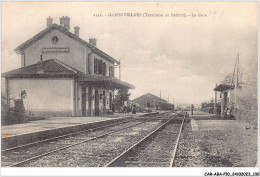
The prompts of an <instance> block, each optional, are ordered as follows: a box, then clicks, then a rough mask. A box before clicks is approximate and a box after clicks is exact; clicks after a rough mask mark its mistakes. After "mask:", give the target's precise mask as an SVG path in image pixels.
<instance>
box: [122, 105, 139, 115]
mask: <svg viewBox="0 0 260 177" xmlns="http://www.w3.org/2000/svg"><path fill="white" fill-rule="evenodd" d="M121 112H123V113H124V114H129V112H132V114H136V105H133V104H132V105H130V106H123V107H122V109H121Z"/></svg>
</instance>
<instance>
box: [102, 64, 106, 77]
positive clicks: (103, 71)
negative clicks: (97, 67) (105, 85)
mask: <svg viewBox="0 0 260 177" xmlns="http://www.w3.org/2000/svg"><path fill="white" fill-rule="evenodd" d="M106 74H107V65H106V63H105V62H103V66H102V75H104V76H105V75H106Z"/></svg>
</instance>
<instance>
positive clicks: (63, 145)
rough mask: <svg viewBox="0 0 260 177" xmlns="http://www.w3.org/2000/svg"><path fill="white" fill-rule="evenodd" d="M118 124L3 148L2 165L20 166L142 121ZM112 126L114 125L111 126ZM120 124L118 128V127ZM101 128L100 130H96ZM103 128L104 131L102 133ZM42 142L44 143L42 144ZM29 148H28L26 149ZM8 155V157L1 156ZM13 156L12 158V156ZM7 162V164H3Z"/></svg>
mask: <svg viewBox="0 0 260 177" xmlns="http://www.w3.org/2000/svg"><path fill="white" fill-rule="evenodd" d="M124 123H125V124H124V125H122V124H123V123H120V124H113V125H109V126H101V127H97V128H94V129H89V130H86V131H80V132H76V133H73V134H70V135H65V136H60V137H55V138H51V139H48V140H44V141H41V142H36V143H33V144H28V145H26V146H22V147H15V148H12V149H8V150H5V151H4V153H3V152H2V166H3V165H4V166H8V167H18V166H22V165H23V164H25V163H28V162H30V161H33V160H36V159H38V158H41V157H44V156H47V155H50V154H52V153H55V152H59V151H61V150H64V149H67V148H70V147H73V146H76V145H79V144H82V143H86V142H89V141H93V140H96V139H99V138H102V137H105V136H107V135H109V134H112V133H115V132H118V131H121V130H123V129H127V128H131V127H133V126H137V125H140V124H143V123H144V122H138V121H135V122H129V121H128V122H124ZM113 126H114V127H113ZM119 126H120V128H118V127H119ZM98 130H102V132H97V131H98ZM104 130H106V132H105V133H104ZM43 143H44V144H43ZM28 148H29V149H28ZM3 156H4V157H9V158H6V159H5V158H3ZM12 157H13V158H12ZM5 164H8V165H5Z"/></svg>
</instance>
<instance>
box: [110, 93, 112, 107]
mask: <svg viewBox="0 0 260 177" xmlns="http://www.w3.org/2000/svg"><path fill="white" fill-rule="evenodd" d="M109 108H110V109H112V93H111V92H110V93H109Z"/></svg>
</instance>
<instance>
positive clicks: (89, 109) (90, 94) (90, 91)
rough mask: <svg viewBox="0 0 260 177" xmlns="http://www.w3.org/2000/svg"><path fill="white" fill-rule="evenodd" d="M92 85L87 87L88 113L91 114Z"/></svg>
mask: <svg viewBox="0 0 260 177" xmlns="http://www.w3.org/2000/svg"><path fill="white" fill-rule="evenodd" d="M91 104H92V87H88V115H89V116H91Z"/></svg>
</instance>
